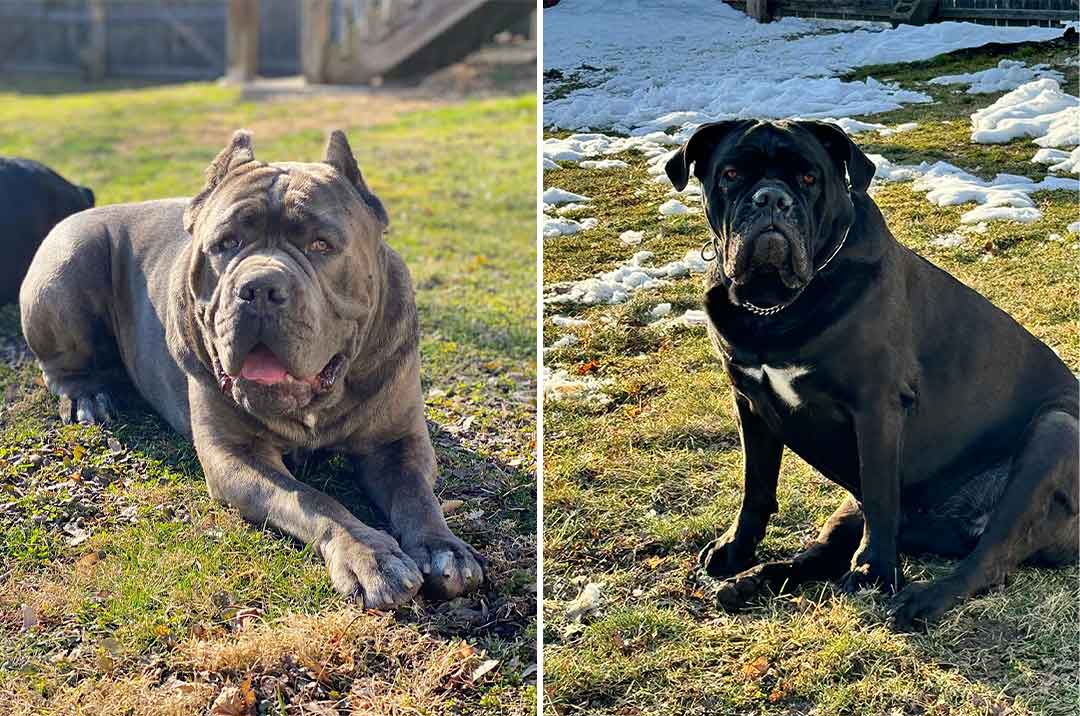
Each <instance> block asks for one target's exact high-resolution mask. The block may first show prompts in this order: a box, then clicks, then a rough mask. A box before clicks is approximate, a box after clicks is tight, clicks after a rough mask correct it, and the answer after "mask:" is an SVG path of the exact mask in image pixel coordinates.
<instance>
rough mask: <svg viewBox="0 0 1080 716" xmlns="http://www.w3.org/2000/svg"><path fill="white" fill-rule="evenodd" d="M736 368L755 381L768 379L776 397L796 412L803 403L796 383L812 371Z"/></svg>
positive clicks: (795, 367)
mask: <svg viewBox="0 0 1080 716" xmlns="http://www.w3.org/2000/svg"><path fill="white" fill-rule="evenodd" d="M735 367H736V368H738V369H739V370H740V371H742V372H743V373H745V374H746V375H748V376H750V377H751V378H753V379H754V380H757V381H761V380H762V379H763V378H768V379H769V387H770V388H772V391H773V392H774V393H775V394H776V397H778V398H780V400H782V401H783V402H784V404H786V405H787V406H788V407H789V408H791V409H793V410H794V409H795V408H797V407H799V405H800V404H801V403H802V400H800V399H799V394H798V393H796V392H795V387H794V383H795V379H796V378H800V377H802V376H804V375H806V374H807V373H809V372H810V369H809V368H807V367H806V366H802V365H789V366H785V367H783V368H776V367H773V366H771V365H761V366H757V367H753V366H741V365H736V366H735Z"/></svg>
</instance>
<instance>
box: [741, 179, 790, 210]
mask: <svg viewBox="0 0 1080 716" xmlns="http://www.w3.org/2000/svg"><path fill="white" fill-rule="evenodd" d="M751 200H752V201H753V202H754V206H756V207H758V208H759V209H765V208H768V207H770V206H771V207H772V208H773V209H776V210H777V211H779V212H780V213H781V214H786V213H788V212H789V211H791V207H792V206H793V205H794V204H795V200H794V199H792V198H791V194H788V193H787V192H786V191H784V190H783V189H781V188H780V187H775V186H763V187H761V188H760V189H758V190H757V191H755V192H754V195H753V196H752V197H751Z"/></svg>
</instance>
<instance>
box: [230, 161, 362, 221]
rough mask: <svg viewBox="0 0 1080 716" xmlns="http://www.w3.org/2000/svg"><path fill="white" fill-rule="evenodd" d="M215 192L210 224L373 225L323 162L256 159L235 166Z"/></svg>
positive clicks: (342, 180) (343, 182) (347, 187)
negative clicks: (245, 165)
mask: <svg viewBox="0 0 1080 716" xmlns="http://www.w3.org/2000/svg"><path fill="white" fill-rule="evenodd" d="M217 194H218V196H216V197H215V204H217V206H216V207H215V208H216V211H215V219H216V220H215V224H217V225H222V224H230V223H234V222H240V223H244V224H248V225H252V224H256V223H258V224H266V223H271V222H274V223H277V224H278V225H279V226H280V228H281V229H282V230H284V231H299V230H302V229H304V228H314V227H324V228H329V229H334V230H337V231H339V232H343V233H345V232H348V230H349V228H350V227H353V230H355V228H356V225H357V224H359V227H360V228H363V229H367V230H369V231H377V228H378V226H377V225H378V221H377V219H375V217H374V216H373V215H372V214H371V212H370V211H368V210H366V207H365V206H364V203H363V202H362V201H361V199H360V196H359V194H358V193H357V192H356V190H355V189H354V188H353V187H352V186H351V185H350V184H349V183H348V181H347V180H346V179H345V178H343V177H342V176H341V175H340V174H339V173H338V172H337V171H336V170H335V169H334V168H333V167H331V166H329V165H327V164H322V163H303V162H280V163H277V162H275V163H273V164H264V163H261V162H260V163H258V164H257V165H253V166H250V167H249V168H246V169H244V170H241V171H239V172H234V173H233V174H232V175H230V176H229V177H227V178H226V179H225V181H224V182H222V185H221V187H219V190H218V192H217Z"/></svg>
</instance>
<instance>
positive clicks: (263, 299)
mask: <svg viewBox="0 0 1080 716" xmlns="http://www.w3.org/2000/svg"><path fill="white" fill-rule="evenodd" d="M291 294H292V291H291V290H290V288H289V280H288V277H287V276H285V275H284V274H282V273H281V272H279V271H259V272H256V273H253V274H250V275H249V276H247V277H245V278H244V280H242V281H241V282H240V283H239V284H237V286H236V297H237V298H239V299H240V300H241V301H244V302H247V303H254V304H255V305H256V306H257V307H259V308H280V307H281V306H284V305H285V304H286V303H288V302H289V298H290V297H291Z"/></svg>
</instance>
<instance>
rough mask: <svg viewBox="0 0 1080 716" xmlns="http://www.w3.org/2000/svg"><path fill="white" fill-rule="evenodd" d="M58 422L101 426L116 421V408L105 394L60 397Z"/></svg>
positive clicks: (94, 393) (91, 393) (93, 393)
mask: <svg viewBox="0 0 1080 716" xmlns="http://www.w3.org/2000/svg"><path fill="white" fill-rule="evenodd" d="M60 420H61V421H63V422H64V423H65V424H70V423H82V424H83V425H103V424H104V423H108V422H112V421H113V420H116V408H114V407H113V402H112V398H110V397H109V394H108V393H105V392H90V393H83V394H80V395H78V396H67V395H61V396H60Z"/></svg>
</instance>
